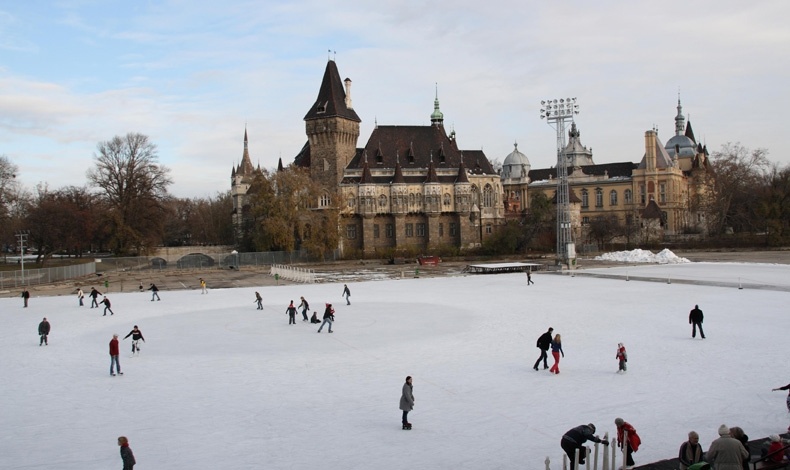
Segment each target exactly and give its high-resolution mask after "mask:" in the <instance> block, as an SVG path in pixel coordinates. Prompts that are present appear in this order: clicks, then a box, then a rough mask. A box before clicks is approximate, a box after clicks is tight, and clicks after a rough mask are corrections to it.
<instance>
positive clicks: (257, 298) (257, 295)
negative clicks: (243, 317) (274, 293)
mask: <svg viewBox="0 0 790 470" xmlns="http://www.w3.org/2000/svg"><path fill="white" fill-rule="evenodd" d="M255 303H257V304H258V308H256V309H255V310H263V297H261V294H260V293H258V291H256V292H255Z"/></svg>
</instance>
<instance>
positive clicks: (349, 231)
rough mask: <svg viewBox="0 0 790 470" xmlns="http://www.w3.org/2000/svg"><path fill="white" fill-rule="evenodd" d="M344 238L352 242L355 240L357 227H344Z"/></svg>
mask: <svg viewBox="0 0 790 470" xmlns="http://www.w3.org/2000/svg"><path fill="white" fill-rule="evenodd" d="M346 238H348V239H349V240H353V239H355V238H357V226H356V225H346Z"/></svg>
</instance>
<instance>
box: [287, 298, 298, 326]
mask: <svg viewBox="0 0 790 470" xmlns="http://www.w3.org/2000/svg"><path fill="white" fill-rule="evenodd" d="M285 313H287V314H288V324H289V325H296V307H294V301H293V300H292V301H291V303H290V305H288V308H286V309H285Z"/></svg>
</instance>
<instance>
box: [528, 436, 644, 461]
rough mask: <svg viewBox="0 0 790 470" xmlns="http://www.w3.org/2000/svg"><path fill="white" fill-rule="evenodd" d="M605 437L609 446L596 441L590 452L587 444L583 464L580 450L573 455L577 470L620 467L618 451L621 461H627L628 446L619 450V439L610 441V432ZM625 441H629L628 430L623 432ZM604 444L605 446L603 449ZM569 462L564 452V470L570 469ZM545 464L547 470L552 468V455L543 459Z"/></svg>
mask: <svg viewBox="0 0 790 470" xmlns="http://www.w3.org/2000/svg"><path fill="white" fill-rule="evenodd" d="M603 438H604V440H606V441H609V445H608V446H604V445H603V444H601V443H600V442H596V443H595V445H594V446H593V449H592V452H590V447H589V446H585V449H586V450H587V460H585V462H584V463H583V464H580V463H579V451H578V450H577V451H576V453H575V454H574V456H573V460H574V461H575V462H576V465H574V468H576V469H577V470H581V469H582V468H584V469H585V470H599V468H600V470H615V469H617V468H618V467H617V454H618V453H619V454H621V455H620V461H621V462H625V461H626V452H627V448H626V446H623V448H622V449H621V450H620V451H619V452H618V449H617V439H612V440H611V441H610V440H609V433H608V432H607V433H606V434H604V436H603ZM623 442H628V432H627V431H625V432H623ZM602 446H603V448H602V449H601V447H602ZM599 457H600V458H599ZM599 462H600V464H601V465H600V467H599V466H598V464H599ZM569 463H570V462H569V460H568V456H567V455H566V454H565V453H563V454H562V470H568V469H569V468H570V467H569V465H568V464H569ZM543 464H544V465H545V469H546V470H551V458H550V457H548V456H547V457H546V460H544V461H543Z"/></svg>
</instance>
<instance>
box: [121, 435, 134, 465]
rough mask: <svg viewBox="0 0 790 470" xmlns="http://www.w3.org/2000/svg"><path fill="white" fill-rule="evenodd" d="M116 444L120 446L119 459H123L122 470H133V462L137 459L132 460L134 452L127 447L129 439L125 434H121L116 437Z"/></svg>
mask: <svg viewBox="0 0 790 470" xmlns="http://www.w3.org/2000/svg"><path fill="white" fill-rule="evenodd" d="M118 446H120V448H121V461H123V470H134V464H136V463H137V461H135V460H134V453H133V452H132V449H131V448H129V439H127V438H126V436H121V437H119V438H118Z"/></svg>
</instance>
